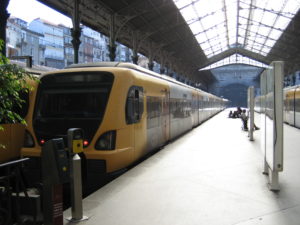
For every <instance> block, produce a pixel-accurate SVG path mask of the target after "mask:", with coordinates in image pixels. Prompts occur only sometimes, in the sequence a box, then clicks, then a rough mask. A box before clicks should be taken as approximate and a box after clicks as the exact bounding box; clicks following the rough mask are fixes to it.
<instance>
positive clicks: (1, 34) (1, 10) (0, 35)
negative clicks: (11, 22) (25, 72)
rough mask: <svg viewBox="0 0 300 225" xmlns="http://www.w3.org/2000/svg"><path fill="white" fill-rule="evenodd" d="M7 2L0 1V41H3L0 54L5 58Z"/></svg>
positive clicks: (4, 0) (5, 0) (6, 0)
mask: <svg viewBox="0 0 300 225" xmlns="http://www.w3.org/2000/svg"><path fill="white" fill-rule="evenodd" d="M8 3H9V0H0V39H2V40H3V46H2V50H1V53H2V55H4V56H6V24H7V19H8V18H9V15H10V14H9V13H8V12H7V9H6V8H7V6H8Z"/></svg>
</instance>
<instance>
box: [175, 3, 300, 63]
mask: <svg viewBox="0 0 300 225" xmlns="http://www.w3.org/2000/svg"><path fill="white" fill-rule="evenodd" d="M173 1H174V3H175V5H176V6H177V8H178V9H179V11H180V12H181V14H182V16H183V18H184V19H185V21H186V23H187V24H188V25H189V27H190V29H191V31H192V33H193V34H194V36H195V38H196V40H197V42H198V43H199V45H200V47H201V48H202V50H203V52H204V54H205V55H206V57H207V58H211V57H213V56H215V55H217V54H220V53H222V52H224V51H226V50H228V49H237V48H242V49H246V50H248V51H251V52H254V53H257V54H259V55H262V56H267V55H268V53H269V52H270V51H271V49H272V47H273V46H274V44H275V43H276V41H277V40H278V39H279V37H280V36H281V34H282V33H283V32H284V30H285V29H286V28H287V26H288V24H289V23H290V21H291V20H292V19H293V17H294V16H295V15H296V13H297V12H298V10H299V7H300V1H299V0H273V1H269V0H209V1H207V0H173Z"/></svg>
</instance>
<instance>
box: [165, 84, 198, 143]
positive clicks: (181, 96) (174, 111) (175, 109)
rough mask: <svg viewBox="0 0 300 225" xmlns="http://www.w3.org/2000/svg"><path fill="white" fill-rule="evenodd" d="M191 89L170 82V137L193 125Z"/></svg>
mask: <svg viewBox="0 0 300 225" xmlns="http://www.w3.org/2000/svg"><path fill="white" fill-rule="evenodd" d="M191 105H192V91H191V90H189V89H188V88H186V87H184V86H180V85H177V84H172V83H171V84H170V137H171V139H173V138H175V137H177V136H178V135H180V134H182V133H184V132H186V131H187V130H189V129H191V128H192V127H193V120H192V113H191V112H192V110H191Z"/></svg>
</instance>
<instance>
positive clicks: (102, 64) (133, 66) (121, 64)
mask: <svg viewBox="0 0 300 225" xmlns="http://www.w3.org/2000/svg"><path fill="white" fill-rule="evenodd" d="M90 67H118V68H125V69H131V70H136V71H139V72H142V73H144V74H147V75H150V76H153V77H157V78H160V79H163V80H166V81H169V82H171V83H175V84H178V85H181V86H185V87H188V88H191V89H194V90H196V91H199V92H203V93H206V94H208V95H211V96H214V97H217V98H221V97H219V96H216V95H213V94H211V93H208V92H205V91H203V90H201V89H198V88H195V87H192V86H189V85H187V84H184V83H182V82H179V81H177V80H176V79H174V78H172V77H169V76H168V75H165V74H158V73H156V72H153V71H151V70H148V69H146V68H144V67H141V66H138V65H136V64H133V63H128V62H93V63H78V64H72V65H70V66H68V67H66V69H76V68H90ZM221 99H222V98H221Z"/></svg>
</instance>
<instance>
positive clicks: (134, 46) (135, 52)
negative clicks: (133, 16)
mask: <svg viewBox="0 0 300 225" xmlns="http://www.w3.org/2000/svg"><path fill="white" fill-rule="evenodd" d="M138 45H139V40H138V33H137V32H136V31H133V35H132V53H133V56H131V58H132V62H133V63H134V64H136V65H137V64H138V60H139V56H138Z"/></svg>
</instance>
